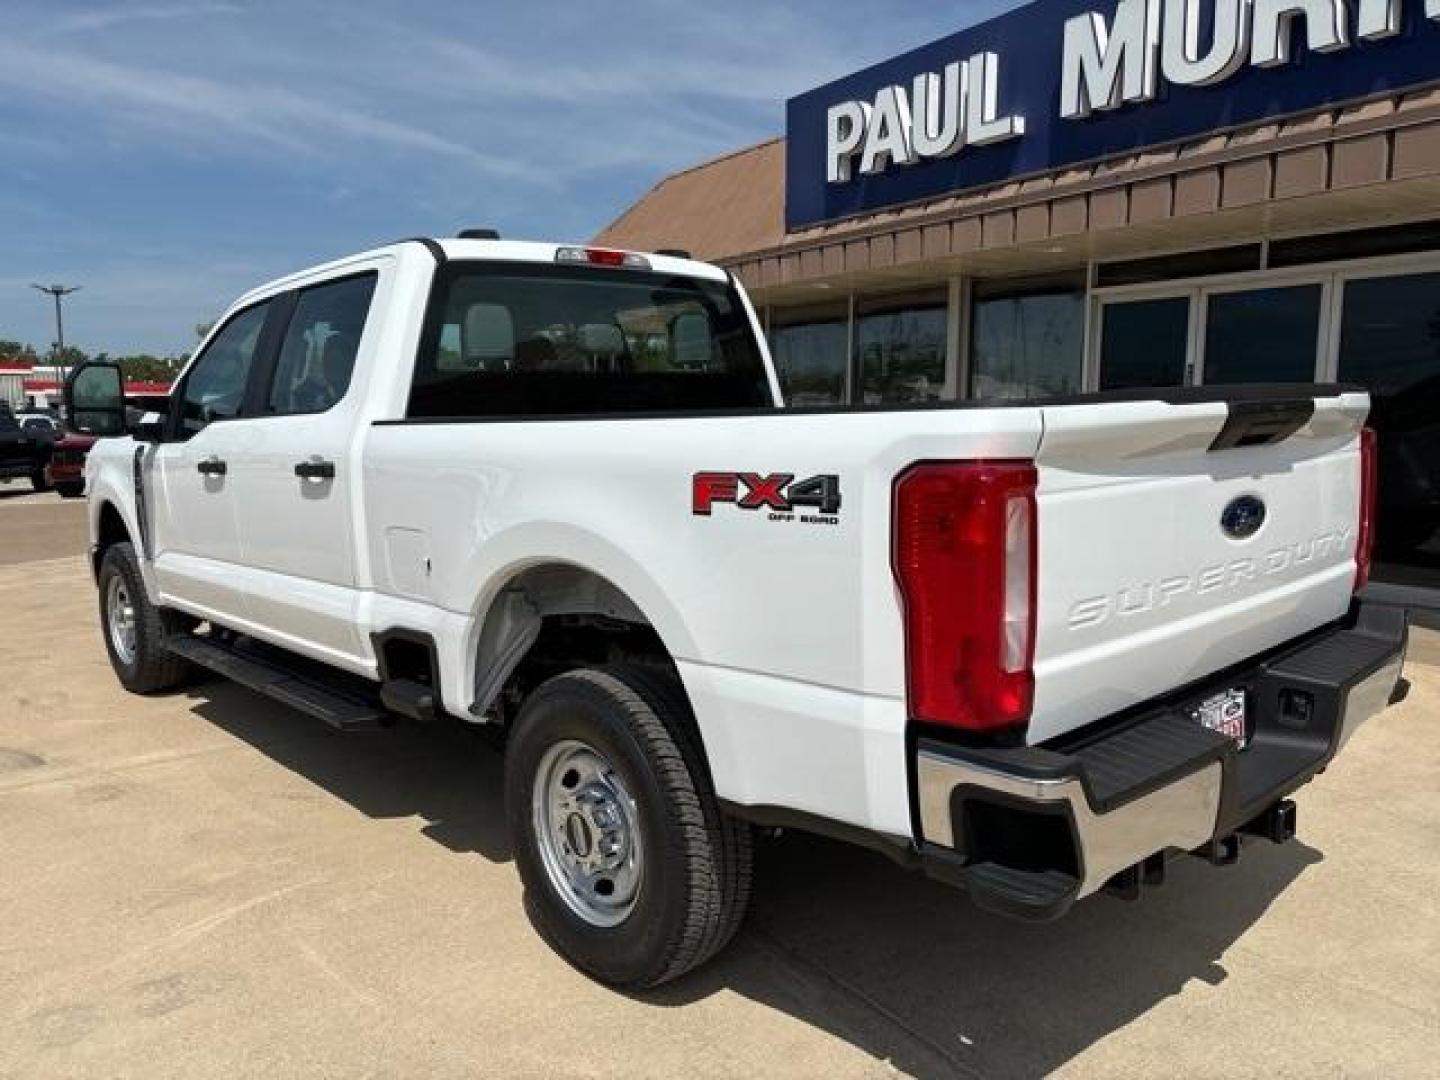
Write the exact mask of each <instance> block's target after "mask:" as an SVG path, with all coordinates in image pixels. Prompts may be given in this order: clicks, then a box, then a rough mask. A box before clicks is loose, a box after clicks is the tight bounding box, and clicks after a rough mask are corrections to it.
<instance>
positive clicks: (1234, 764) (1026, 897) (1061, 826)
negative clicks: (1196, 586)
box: [915, 606, 1407, 920]
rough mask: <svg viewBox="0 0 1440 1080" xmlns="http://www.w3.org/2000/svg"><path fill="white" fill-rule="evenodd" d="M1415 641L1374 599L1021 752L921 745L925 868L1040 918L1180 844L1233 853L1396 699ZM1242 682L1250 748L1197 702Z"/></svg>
mask: <svg viewBox="0 0 1440 1080" xmlns="http://www.w3.org/2000/svg"><path fill="white" fill-rule="evenodd" d="M1406 641H1407V628H1406V624H1405V618H1404V614H1403V612H1400V611H1398V610H1397V609H1393V608H1381V607H1376V606H1363V607H1359V608H1357V610H1356V611H1355V612H1354V613H1352V616H1351V617H1350V618H1349V619H1348V620H1347V621H1346V622H1345V623H1343V624H1341V625H1338V626H1335V627H1331V628H1329V629H1327V630H1325V631H1322V632H1320V633H1318V634H1314V635H1310V636H1309V637H1307V638H1305V639H1304V640H1302V641H1300V642H1298V643H1294V644H1292V645H1291V646H1287V647H1285V648H1283V649H1281V650H1277V652H1276V653H1274V654H1272V655H1270V656H1269V657H1267V658H1265V659H1263V660H1262V661H1260V662H1258V663H1256V664H1254V665H1252V666H1250V667H1249V668H1248V669H1246V670H1243V671H1238V672H1229V673H1226V674H1225V675H1224V676H1221V677H1217V678H1215V679H1211V680H1207V681H1206V683H1205V684H1204V685H1202V686H1199V687H1193V688H1190V690H1189V691H1187V692H1186V693H1185V694H1184V695H1181V696H1178V697H1177V698H1176V699H1169V700H1167V701H1165V702H1163V703H1157V704H1155V705H1154V706H1152V707H1149V708H1146V709H1141V710H1137V711H1133V712H1131V713H1128V714H1126V715H1125V716H1122V717H1118V718H1116V719H1114V720H1112V721H1108V722H1104V723H1102V724H1098V725H1093V727H1094V728H1096V729H1098V730H1096V731H1094V732H1091V731H1089V730H1088V729H1087V731H1086V732H1084V733H1083V734H1081V735H1079V736H1078V737H1073V738H1067V739H1066V740H1059V741H1057V742H1054V743H1051V744H1047V745H1046V746H1043V747H1016V748H1011V749H973V748H962V747H955V746H951V745H949V744H946V743H941V742H937V741H934V740H931V739H923V738H922V739H921V740H919V743H918V745H917V747H916V758H915V784H916V806H917V814H918V818H919V821H918V826H919V832H920V836H921V844H920V848H921V853H922V857H923V859H924V863H925V865H926V868H927V869H928V870H930V871H931V872H932V873H934V874H935V875H936V876H938V877H942V878H945V879H947V880H951V881H954V882H955V883H957V884H960V885H961V886H963V887H965V888H966V889H968V890H969V891H970V892H971V893H972V895H973V896H974V899H975V900H976V902H977V903H978V904H980V905H981V906H982V907H986V908H988V909H991V910H995V911H998V912H1001V913H1004V914H1009V915H1014V916H1017V917H1021V918H1027V919H1042V920H1043V919H1051V918H1056V917H1058V916H1059V915H1062V914H1064V912H1065V911H1067V910H1068V909H1069V907H1070V906H1071V905H1072V904H1073V903H1074V902H1075V901H1076V900H1078V899H1080V898H1081V897H1084V896H1089V895H1090V894H1092V893H1095V892H1098V891H1099V890H1100V889H1102V888H1103V887H1104V886H1105V885H1106V884H1107V883H1109V882H1111V881H1112V880H1113V879H1115V878H1116V877H1117V876H1118V875H1121V874H1123V873H1126V872H1127V871H1130V870H1132V868H1137V867H1139V866H1140V865H1141V864H1144V863H1146V861H1147V860H1152V861H1153V859H1154V858H1155V857H1157V856H1161V855H1163V854H1164V853H1165V852H1167V851H1172V850H1179V851H1186V852H1192V851H1193V852H1198V851H1200V850H1201V849H1205V850H1206V853H1207V854H1209V855H1210V857H1211V858H1212V859H1214V858H1216V855H1215V852H1216V851H1217V850H1219V848H1217V847H1216V846H1215V845H1217V844H1220V845H1221V846H1223V847H1224V849H1225V850H1226V851H1229V852H1233V851H1236V850H1238V841H1237V842H1231V838H1232V837H1235V836H1236V835H1237V834H1238V833H1240V832H1242V831H1245V832H1248V833H1255V832H1263V831H1264V830H1263V829H1262V828H1261V827H1260V826H1258V825H1257V822H1260V821H1261V820H1262V819H1265V816H1266V815H1267V814H1271V815H1273V813H1274V811H1275V808H1276V807H1277V806H1278V805H1279V804H1280V803H1281V802H1282V801H1283V800H1284V799H1285V797H1286V796H1287V795H1289V794H1290V793H1292V792H1293V791H1295V790H1296V789H1297V788H1299V787H1300V786H1302V785H1303V784H1305V783H1306V782H1308V781H1309V780H1310V779H1311V778H1312V777H1314V776H1315V775H1316V774H1317V773H1319V772H1321V771H1322V770H1323V769H1324V768H1325V767H1326V766H1327V765H1328V764H1329V763H1330V761H1331V760H1332V759H1333V758H1334V757H1335V755H1336V754H1337V753H1339V752H1340V750H1341V749H1342V748H1343V747H1344V745H1345V744H1346V742H1348V741H1349V739H1350V738H1351V736H1352V735H1353V734H1354V733H1355V731H1356V730H1357V729H1358V728H1359V726H1360V725H1361V724H1362V723H1364V721H1365V720H1367V719H1369V718H1370V717H1371V716H1373V715H1375V714H1376V713H1378V712H1380V711H1382V710H1383V709H1384V708H1385V707H1386V706H1387V705H1388V704H1389V703H1390V701H1391V700H1392V698H1393V697H1394V696H1395V695H1396V692H1397V688H1398V687H1399V686H1400V685H1401V672H1402V668H1403V665H1404V657H1405V647H1406ZM1231 687H1243V688H1244V689H1245V691H1246V695H1247V703H1248V707H1249V710H1250V711H1251V715H1252V718H1253V719H1252V725H1253V726H1252V729H1251V733H1250V737H1249V741H1248V743H1247V746H1246V748H1245V749H1244V750H1240V749H1238V748H1237V746H1236V744H1235V743H1234V742H1233V741H1232V740H1231V739H1229V738H1227V737H1225V736H1222V735H1219V734H1217V733H1215V732H1211V731H1208V730H1207V729H1205V728H1203V727H1201V726H1200V725H1199V724H1197V723H1195V722H1194V721H1192V720H1191V719H1190V718H1189V715H1188V711H1187V704H1188V703H1189V702H1192V701H1198V700H1202V699H1204V698H1206V697H1208V696H1209V695H1211V694H1213V693H1214V692H1216V691H1217V690H1221V689H1226V688H1231ZM1272 831H1273V830H1272ZM1267 835H1268V834H1267ZM1217 861H1219V860H1218V859H1217ZM1152 865H1153V862H1152Z"/></svg>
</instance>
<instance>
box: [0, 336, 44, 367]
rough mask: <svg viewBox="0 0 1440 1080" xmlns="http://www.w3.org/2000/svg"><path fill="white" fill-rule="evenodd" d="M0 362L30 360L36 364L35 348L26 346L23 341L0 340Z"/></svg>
mask: <svg viewBox="0 0 1440 1080" xmlns="http://www.w3.org/2000/svg"><path fill="white" fill-rule="evenodd" d="M0 360H20V361H27V360H28V361H30V362H31V363H34V361H35V360H36V356H35V347H34V346H33V345H26V344H25V343H24V342H23V341H11V340H10V339H8V338H0Z"/></svg>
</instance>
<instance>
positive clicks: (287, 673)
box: [165, 636, 394, 732]
mask: <svg viewBox="0 0 1440 1080" xmlns="http://www.w3.org/2000/svg"><path fill="white" fill-rule="evenodd" d="M165 644H166V647H167V648H168V649H169V650H170V651H171V652H173V653H175V654H177V655H179V656H183V657H184V658H185V659H186V660H189V661H190V662H191V663H192V664H198V665H199V666H200V667H203V668H209V669H210V670H211V671H213V672H215V673H216V674H218V675H223V676H225V678H227V679H230V680H231V681H233V682H237V683H239V684H240V685H241V686H247V687H249V688H250V689H251V690H255V691H258V692H259V693H262V694H264V695H265V696H266V697H269V698H273V699H274V700H276V701H278V702H281V703H282V704H284V705H288V706H290V707H291V708H292V709H298V710H299V711H300V712H303V713H306V714H307V715H309V716H313V717H315V718H316V719H317V720H323V721H324V722H325V723H327V724H329V725H330V726H331V727H332V728H335V729H336V730H337V731H347V732H353V731H373V730H375V729H377V728H380V727H389V726H390V725H391V724H393V723H394V718H393V717H392V716H390V715H389V713H387V712H386V711H385V709H384V707H383V706H382V705H381V704H380V703H379V702H378V701H375V700H373V699H370V700H367V698H366V697H365V696H364V694H363V693H360V692H351V691H349V690H346V689H341V688H339V687H336V686H331V685H327V682H328V680H322V678H320V677H317V676H318V675H319V674H320V673H321V672H323V671H325V669H324V667H323V665H319V664H314V663H312V662H311V661H308V660H306V659H304V658H303V657H292V656H291V655H290V654H288V653H285V652H283V651H282V650H279V649H270V648H265V647H263V646H254V645H251V646H249V647H247V642H246V639H243V638H242V639H241V641H240V643H239V644H237V645H224V644H221V643H219V642H217V641H212V640H210V639H208V638H204V637H199V636H192V637H174V638H171V639H170V640H169V641H167V642H166V643H165ZM357 682H363V681H362V680H357Z"/></svg>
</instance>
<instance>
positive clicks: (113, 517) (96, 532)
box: [90, 499, 134, 579]
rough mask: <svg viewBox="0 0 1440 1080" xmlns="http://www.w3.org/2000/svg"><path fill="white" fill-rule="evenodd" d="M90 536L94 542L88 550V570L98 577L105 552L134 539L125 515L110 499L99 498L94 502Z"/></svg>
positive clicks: (132, 541)
mask: <svg viewBox="0 0 1440 1080" xmlns="http://www.w3.org/2000/svg"><path fill="white" fill-rule="evenodd" d="M91 536H93V537H94V540H95V542H94V544H93V545H92V549H91V552H90V571H91V573H92V574H93V575H94V576H95V577H96V578H97V579H98V578H99V577H100V564H101V562H103V561H104V559H105V552H106V551H108V550H109V549H110V548H112V547H114V546H115V545H116V544H129V543H134V539H133V537H132V536H131V533H130V526H129V523H128V522H127V521H126V520H125V515H124V514H122V513H121V512H120V508H119V507H118V506H116V504H115V503H114V502H113V501H112V500H110V499H101V500H99V501H98V502H97V503H96V508H95V511H94V524H93V526H92V531H91Z"/></svg>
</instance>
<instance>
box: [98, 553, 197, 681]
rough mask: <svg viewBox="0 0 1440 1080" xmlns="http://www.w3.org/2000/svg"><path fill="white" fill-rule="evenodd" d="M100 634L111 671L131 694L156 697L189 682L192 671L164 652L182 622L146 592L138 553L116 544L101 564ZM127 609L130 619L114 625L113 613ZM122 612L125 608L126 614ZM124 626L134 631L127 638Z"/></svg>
mask: <svg viewBox="0 0 1440 1080" xmlns="http://www.w3.org/2000/svg"><path fill="white" fill-rule="evenodd" d="M98 584H99V590H100V634H101V636H102V637H103V638H104V639H105V651H106V652H107V653H109V654H110V666H111V667H113V668H114V669H115V676H116V678H118V679H119V680H120V683H121V685H122V686H124V687H125V689H126V690H129V691H130V692H131V693H132V694H153V693H155V692H156V691H159V690H169V689H171V688H172V687H176V686H179V685H180V684H181V683H183V682H185V680H186V679H187V677H188V676H189V674H190V666H189V664H187V663H186V662H185V661H184V660H182V659H181V658H180V657H178V656H176V655H175V654H174V653H172V652H171V651H170V650H169V649H167V648H166V647H165V639H166V637H168V636H169V634H171V633H172V632H179V631H180V630H181V629H182V628H183V627H184V625H185V623H184V619H183V617H181V616H179V615H177V614H175V613H173V612H168V611H165V610H163V609H161V608H157V607H156V606H155V605H154V604H152V603H151V602H150V598H149V596H148V595H147V594H146V592H145V581H144V579H143V578H142V577H141V576H140V564H139V562H138V561H137V560H136V558H135V549H134V548H133V547H131V546H130V545H129V544H128V543H126V544H112V545H111V546H110V547H109V548H107V549H106V550H105V557H104V558H103V559H102V560H101V562H100V574H99V579H98ZM122 603H123V604H124V606H125V607H128V608H129V611H130V615H129V617H128V620H126V619H125V618H124V617H123V614H122V615H121V617H120V618H119V619H118V621H117V620H112V618H111V616H112V612H113V611H114V609H116V608H117V606H119V605H121V604H122ZM122 612H123V609H122ZM123 625H128V626H129V628H130V636H129V638H128V639H127V638H126V636H125V634H124V633H123Z"/></svg>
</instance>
